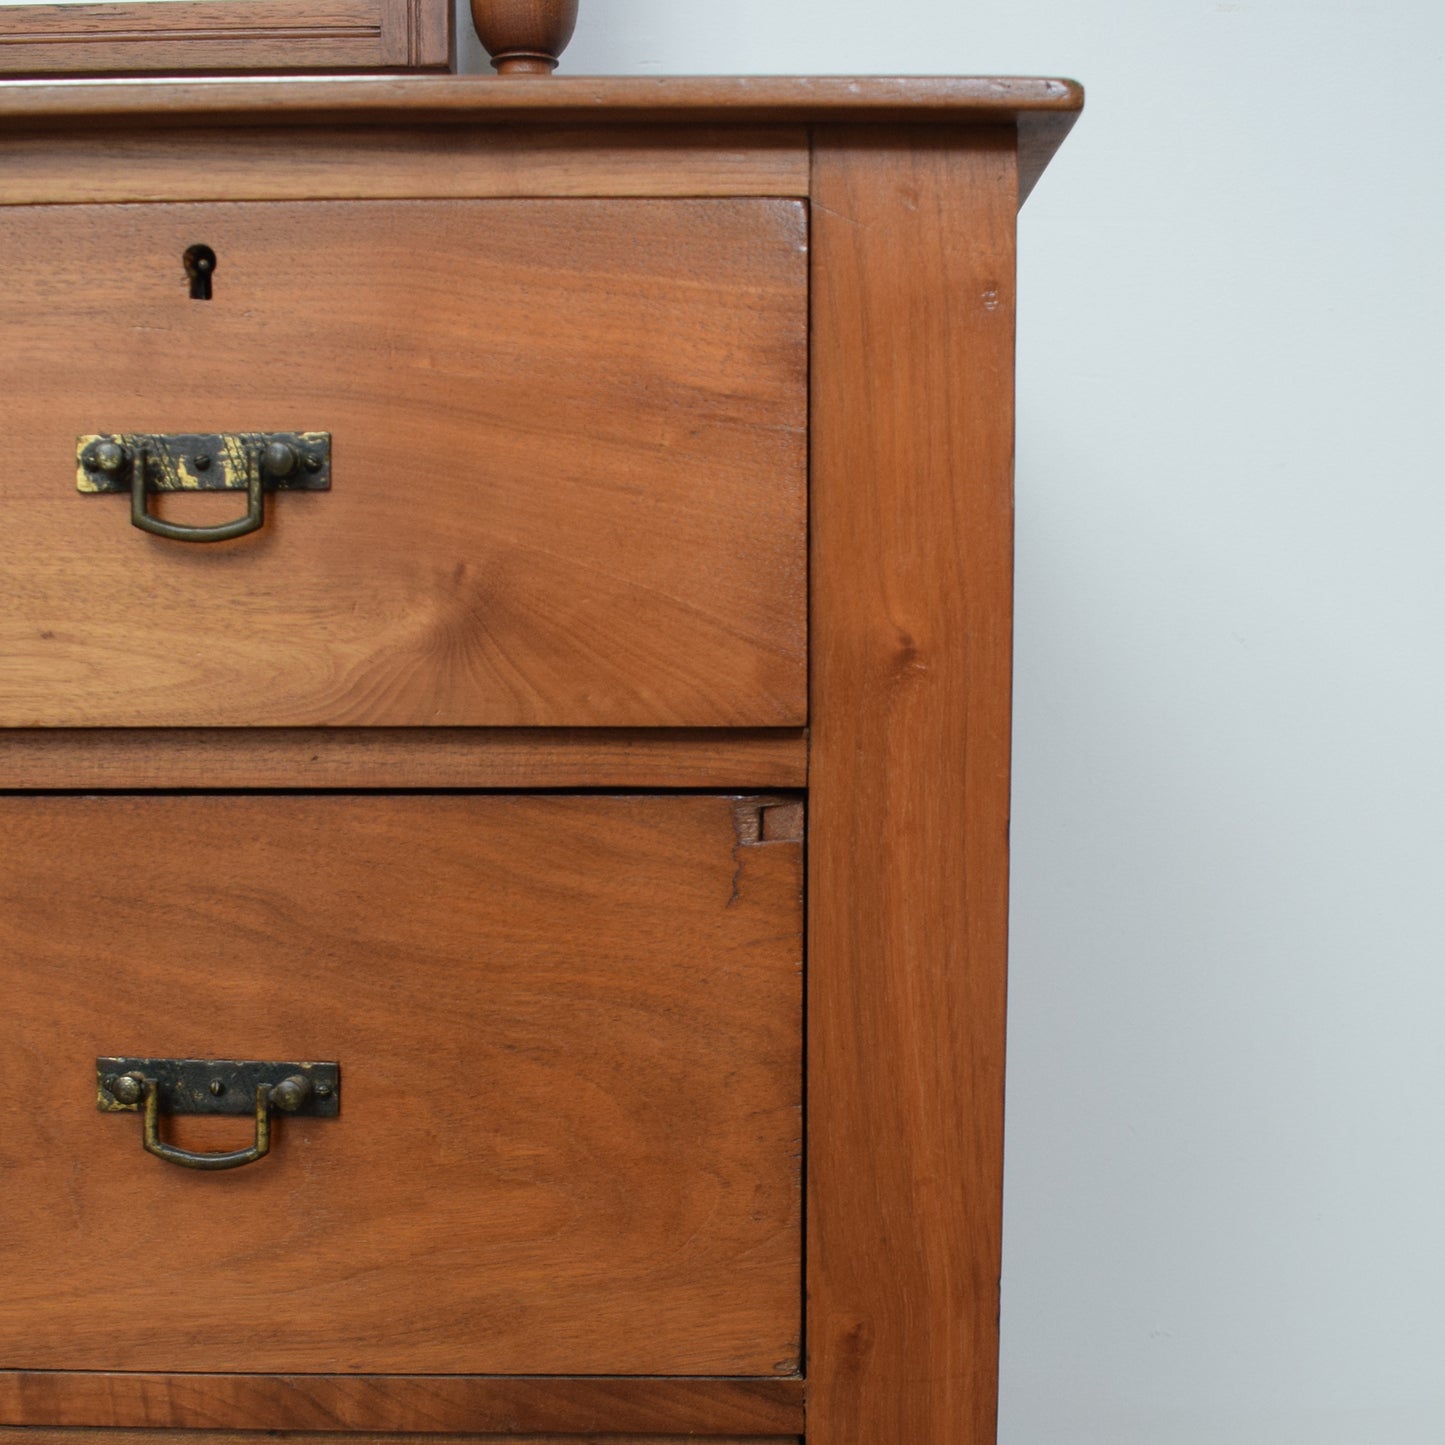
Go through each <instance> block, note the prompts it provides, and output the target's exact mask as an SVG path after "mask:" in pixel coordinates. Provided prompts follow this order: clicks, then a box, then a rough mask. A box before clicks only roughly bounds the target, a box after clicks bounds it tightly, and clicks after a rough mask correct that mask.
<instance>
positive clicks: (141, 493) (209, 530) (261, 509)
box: [130, 446, 296, 1169]
mask: <svg viewBox="0 0 1445 1445" xmlns="http://www.w3.org/2000/svg"><path fill="white" fill-rule="evenodd" d="M272 450H273V448H272V447H267V448H266V460H268V461H269V460H272V458H271V457H270V456H269V453H270V452H271V451H272ZM275 450H277V451H278V452H279V451H281V450H285V451H286V453H287V456H288V457H289V458H290V464H289V466H288V465H287V464H286V459H285V458H280V457H278V458H277V459H276V460H277V461H278V462H279V463H280V465H281V466H285V467H286V470H287V471H290V470H292V469H294V467H295V465H296V457H295V453H293V452H291V451H290V449H289V448H281V447H279V446H278V447H276V448H275ZM262 457H263V454H262V453H261V452H260V451H257V450H254V449H253V450H248V451H247V453H246V515H245V516H244V517H237V518H236V520H235V521H234V522H219V523H217V524H216V525H215V526H214V527H187V526H184V525H182V524H181V523H180V522H163V521H161V519H160V518H159V517H153V516H151V514H150V509H149V504H148V503H147V500H146V496H147V493H146V472H147V466H148V458H147V455H146V449H145V448H144V447H139V448H137V450H136V455H135V461H134V462H133V463H132V465H131V476H130V520H131V525H132V526H136V527H139V528H140V529H141V531H143V532H151V533H153V534H154V535H155V536H157V537H169V538H170V539H171V540H172V541H173V542H229V541H230V540H231V538H232V537H244V536H245V535H246V534H247V533H248V532H254V531H255V530H256V529H257V528H258V527H260V526H261V524H262V523H263V522H264V521H265V520H266V492H265V488H264V487H263V486H262V484H261V480H262V479H261V468H262ZM277 474H278V475H284V472H280V471H278V473H277ZM257 1137H258V1138H259V1137H260V1133H259V1130H258V1132H257ZM264 1152H265V1151H264V1150H262V1153H264ZM256 1157H257V1158H260V1155H257V1156H256ZM239 1162H240V1163H242V1164H249V1163H250V1162H251V1161H250V1160H249V1159H242V1160H240V1161H239ZM197 1167H199V1166H197ZM211 1167H214V1168H220V1169H229V1168H232V1167H233V1166H231V1165H229V1164H221V1165H214V1166H211Z"/></svg>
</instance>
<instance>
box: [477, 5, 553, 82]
mask: <svg viewBox="0 0 1445 1445" xmlns="http://www.w3.org/2000/svg"><path fill="white" fill-rule="evenodd" d="M472 23H473V24H474V25H475V26H476V31H477V39H478V40H480V41H481V42H482V45H483V46H484V47H485V49H486V52H487V54H488V55H490V56H491V57H492V68H493V69H494V70H495V71H497V72H498V73H499V74H501V75H550V74H551V73H552V72H553V71H554V70H556V68H557V57H558V56H559V55H561V54H562V52H563V51H564V50H565V49H566V48H567V42H568V41H569V40H571V38H572V31H573V30H574V29H575V28H576V25H577V0H472Z"/></svg>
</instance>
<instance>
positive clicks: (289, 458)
mask: <svg viewBox="0 0 1445 1445" xmlns="http://www.w3.org/2000/svg"><path fill="white" fill-rule="evenodd" d="M75 460H76V477H75V486H76V490H77V491H80V492H89V493H104V492H122V491H124V492H129V493H130V519H131V523H132V525H134V526H136V527H139V528H140V529H141V531H143V532H150V533H151V534H152V535H153V536H157V537H166V538H169V539H170V540H171V541H175V542H226V541H229V540H230V539H231V538H233V537H244V536H245V535H246V534H247V533H248V532H254V531H256V530H257V529H258V528H259V527H261V525H262V524H263V523H264V522H265V520H266V500H265V494H266V493H267V492H279V491H293V492H294V491H303V492H324V491H328V490H329V489H330V487H331V436H330V434H329V433H328V432H210V433H199V432H197V433H176V434H170V435H152V434H148V433H141V432H114V433H93V434H89V435H86V436H80V437H77V438H76V440H75ZM236 491H240V492H245V494H246V510H245V512H244V514H242V515H241V516H239V517H236V518H234V519H233V520H231V521H229V522H220V523H217V524H215V525H214V526H205V527H202V526H187V525H186V524H184V523H181V522H168V521H163V520H162V519H161V518H160V517H157V516H154V515H153V514H152V513H151V510H150V497H151V494H152V493H154V492H236Z"/></svg>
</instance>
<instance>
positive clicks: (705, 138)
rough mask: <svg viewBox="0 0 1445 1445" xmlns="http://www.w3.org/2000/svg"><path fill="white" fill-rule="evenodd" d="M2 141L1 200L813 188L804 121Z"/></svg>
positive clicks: (249, 131) (800, 193)
mask: <svg viewBox="0 0 1445 1445" xmlns="http://www.w3.org/2000/svg"><path fill="white" fill-rule="evenodd" d="M4 147H5V165H4V168H3V169H0V205H34V204H51V203H56V202H66V201H92V202H100V201H121V202H133V201H302V200H401V199H407V200H418V199H427V198H435V199H445V198H452V197H455V198H458V199H462V198H467V197H477V198H499V199H500V198H510V197H541V196H797V197H806V196H807V194H808V135H807V132H806V131H805V130H803V129H801V128H792V129H788V128H782V127H779V128H774V129H768V130H746V129H744V130H726V131H725V130H715V129H705V128H694V127H690V126H689V127H683V128H680V129H675V130H659V129H656V128H651V129H648V128H633V129H629V128H623V127H617V128H613V129H610V130H608V131H606V132H604V133H603V134H601V135H599V134H597V133H596V132H595V131H585V130H578V129H574V128H551V127H549V128H546V129H542V130H523V129H519V128H517V127H515V126H512V127H502V126H498V125H489V126H477V127H472V126H448V125H435V124H432V125H424V126H417V127H413V128H407V129H401V130H398V129H394V128H387V127H384V126H376V125H366V126H356V127H353V128H349V129H345V130H323V129H320V128H314V129H308V130H306V131H303V132H301V133H300V134H299V135H298V134H297V133H296V132H295V131H288V130H282V129H271V128H262V127H247V128H244V129H242V128H236V127H233V128H231V129H210V130H188V131H185V132H184V133H182V134H180V135H172V134H169V133H161V132H157V131H154V130H143V129H142V130H112V131H109V132H108V133H107V134H106V135H105V136H103V137H99V136H93V135H86V134H81V133H78V132H75V131H64V130H61V131H53V130H52V131H37V132H33V133H27V134H25V135H16V136H12V137H9V138H7V139H6V140H5V141H4Z"/></svg>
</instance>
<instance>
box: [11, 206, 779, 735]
mask: <svg viewBox="0 0 1445 1445" xmlns="http://www.w3.org/2000/svg"><path fill="white" fill-rule="evenodd" d="M198 244H203V245H206V246H209V247H210V248H211V249H212V250H213V251H214V253H215V255H216V258H217V265H216V268H215V271H214V275H213V287H212V297H211V299H210V300H199V299H193V298H192V296H191V294H190V288H189V283H188V281H187V277H186V274H185V271H184V268H183V265H182V257H183V254H184V253H185V252H186V251H187V250H188V249H189V248H191V247H192V246H195V245H198ZM0 245H3V250H4V255H5V260H6V284H5V286H4V288H3V289H0V325H3V329H4V335H5V339H6V344H5V347H4V349H3V352H0V435H3V437H4V439H5V447H6V456H5V464H4V466H3V467H0V506H3V511H4V517H5V525H4V527H3V528H0V602H3V606H0V658H3V661H0V726H11V727H34V726H56V727H90V726H96V727H99V726H198V727H204V726H265V725H278V726H279V725H302V726H305V725H313V724H336V725H363V726H365V725H373V724H375V725H397V726H423V725H462V726H465V725H496V726H528V725H534V724H535V725H553V726H654V725H666V726H797V725H799V724H801V723H802V722H803V721H804V720H805V705H806V658H805V588H804V582H805V546H806V539H805V523H806V498H805V491H806V487H805V469H806V464H805V451H806V432H805V421H806V360H807V359H806V333H807V319H806V307H807V301H806V292H807V282H806V254H805V251H806V224H805V216H804V211H803V207H802V205H801V203H799V202H795V201H788V200H767V199H752V200H746V199H745V200H657V201H649V200H546V201H444V202H420V201H418V202H307V203H276V204H265V203H249V204H233V205H225V204H204V205H201V204H197V205H142V206H87V205H79V206H45V207H33V208H26V207H14V208H7V209H5V210H4V211H3V212H0ZM232 432H236V433H241V432H245V433H254V432H327V433H330V435H331V438H332V443H331V446H332V467H331V476H332V483H331V490H329V491H325V492H309V491H285V492H278V493H276V494H274V495H272V496H270V497H269V498H267V501H266V508H267V516H266V521H265V524H264V525H263V526H262V527H261V528H260V529H259V530H257V531H255V532H253V533H251V534H250V535H248V536H245V537H241V538H238V539H235V540H230V541H223V542H211V543H204V544H197V543H193V542H186V541H176V540H171V539H168V538H162V537H156V536H152V535H149V534H148V533H146V532H144V531H142V530H139V529H137V528H136V527H133V526H132V525H131V522H130V500H129V498H128V497H127V496H125V495H82V494H80V493H78V492H77V490H76V466H75V458H76V438H77V437H78V436H82V435H91V434H101V433H145V434H157V435H168V434H187V433H232ZM149 505H150V507H151V509H152V511H153V512H154V513H156V514H157V515H160V516H161V517H163V518H164V519H165V520H167V521H170V522H174V523H179V524H182V525H210V524H215V523H217V522H219V521H223V520H226V519H227V518H233V517H236V516H239V515H243V514H244V513H245V512H246V509H247V500H246V497H245V494H244V493H235V492H229V493H210V492H205V493H197V492H189V493H183V494H177V493H163V494H159V495H157V496H155V497H153V498H151V499H150V502H149Z"/></svg>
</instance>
